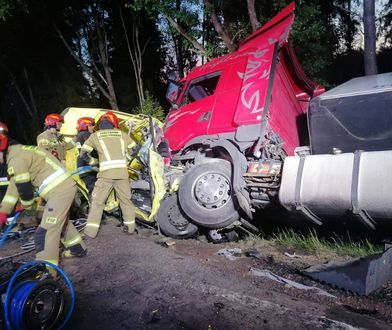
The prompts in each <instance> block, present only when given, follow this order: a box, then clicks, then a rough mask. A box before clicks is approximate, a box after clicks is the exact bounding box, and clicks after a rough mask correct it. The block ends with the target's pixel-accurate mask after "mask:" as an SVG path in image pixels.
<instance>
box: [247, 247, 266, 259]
mask: <svg viewBox="0 0 392 330" xmlns="http://www.w3.org/2000/svg"><path fill="white" fill-rule="evenodd" d="M246 256H247V257H251V258H256V259H265V258H264V257H263V255H262V254H261V253H260V252H259V251H258V250H257V249H251V250H248V251H246Z"/></svg>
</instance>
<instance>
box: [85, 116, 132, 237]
mask: <svg viewBox="0 0 392 330" xmlns="http://www.w3.org/2000/svg"><path fill="white" fill-rule="evenodd" d="M99 128H100V130H99V131H97V132H95V133H93V134H91V136H90V137H89V138H88V139H87V141H86V142H85V143H84V145H83V146H82V149H81V157H82V158H84V159H86V160H91V157H90V153H91V152H92V151H93V150H96V151H97V153H98V159H99V172H98V175H97V178H98V179H97V182H96V183H95V187H94V190H93V194H92V202H91V206H90V211H89V215H88V218H87V225H86V229H85V230H84V233H85V234H86V235H87V236H89V237H92V238H95V237H96V236H97V234H98V230H99V225H100V223H101V218H102V213H103V209H104V207H105V203H106V200H107V198H108V196H109V194H110V192H111V191H112V189H114V191H115V193H116V197H117V199H118V202H119V205H120V209H121V212H122V216H123V224H124V226H125V228H126V230H127V231H128V233H131V234H132V233H133V232H134V231H135V208H134V206H133V204H132V202H131V190H130V185H129V178H128V169H127V161H126V152H127V151H128V149H129V148H130V147H131V146H132V145H134V142H133V140H132V139H131V138H130V137H129V136H128V135H127V134H125V133H124V132H122V131H120V130H119V129H118V118H117V116H116V115H115V114H114V113H113V112H110V111H109V112H106V113H105V114H104V115H102V116H101V118H100V124H99Z"/></svg>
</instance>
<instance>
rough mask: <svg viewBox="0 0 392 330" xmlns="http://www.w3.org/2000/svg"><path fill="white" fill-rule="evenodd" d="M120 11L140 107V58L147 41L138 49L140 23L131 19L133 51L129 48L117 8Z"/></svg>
mask: <svg viewBox="0 0 392 330" xmlns="http://www.w3.org/2000/svg"><path fill="white" fill-rule="evenodd" d="M119 10H120V19H121V24H122V27H123V30H124V35H125V40H126V42H127V47H128V53H129V57H130V59H131V63H132V67H133V71H134V73H135V82H136V91H137V94H138V98H139V105H140V106H142V105H143V103H144V101H145V96H144V87H143V62H142V56H143V54H144V51H145V49H146V46H147V43H148V40H147V42H146V44H145V45H144V47H143V49H141V48H140V43H139V25H140V21H139V20H138V19H137V18H135V19H133V20H132V21H133V25H132V42H133V45H134V47H133V49H132V48H131V44H130V42H129V38H128V32H127V29H126V27H125V22H124V18H123V15H122V10H121V7H119Z"/></svg>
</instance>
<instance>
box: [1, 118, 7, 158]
mask: <svg viewBox="0 0 392 330" xmlns="http://www.w3.org/2000/svg"><path fill="white" fill-rule="evenodd" d="M7 145H8V127H7V126H6V125H5V124H4V123H2V122H1V121H0V151H4V150H5V149H6V148H7Z"/></svg>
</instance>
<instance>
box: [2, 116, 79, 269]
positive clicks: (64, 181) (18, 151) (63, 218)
mask: <svg viewBox="0 0 392 330" xmlns="http://www.w3.org/2000/svg"><path fill="white" fill-rule="evenodd" d="M0 127H3V130H2V131H0V153H3V155H4V160H5V162H6V164H7V172H8V175H9V177H10V184H9V186H8V189H7V193H6V195H5V197H4V199H3V200H9V199H13V200H14V201H15V204H16V202H17V198H15V196H13V195H12V194H13V192H12V190H13V187H15V186H16V188H17V192H18V194H19V198H20V200H21V202H22V205H23V207H24V208H30V207H31V206H32V205H33V203H34V189H37V190H38V193H39V195H40V196H41V197H42V198H43V199H44V200H46V206H45V210H44V214H43V217H42V221H41V224H40V226H39V227H38V229H37V231H36V233H35V248H36V257H37V259H39V260H45V261H49V262H52V263H54V264H58V259H59V243H60V238H61V234H62V233H63V241H62V243H63V245H64V246H65V248H66V249H67V251H66V252H65V254H66V256H83V255H84V254H85V252H86V249H85V245H84V243H83V241H82V238H81V236H80V235H79V233H78V231H77V230H76V228H75V227H74V226H73V225H72V223H71V222H69V221H67V218H68V213H69V209H70V207H71V205H72V202H73V200H74V197H75V194H76V190H77V188H76V183H75V181H74V180H73V179H72V178H71V177H70V174H69V173H68V172H67V171H66V170H65V169H64V168H63V167H62V166H61V164H60V163H59V161H58V160H57V159H56V158H54V157H53V156H52V155H51V154H49V153H47V152H45V151H42V150H39V149H38V148H37V147H34V146H25V145H21V144H17V143H16V142H15V141H12V140H9V139H8V129H7V127H6V126H5V125H4V124H3V123H0ZM7 207H9V205H8V206H7ZM1 208H3V204H2V205H1ZM0 211H1V209H0Z"/></svg>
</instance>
